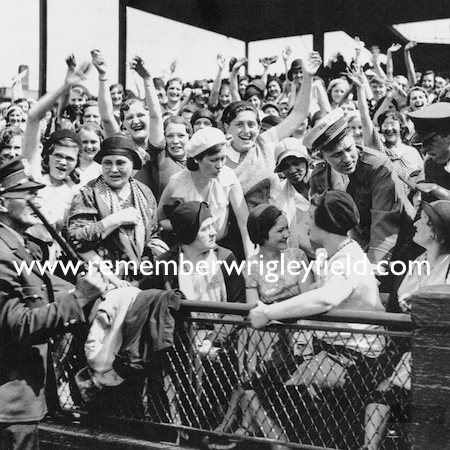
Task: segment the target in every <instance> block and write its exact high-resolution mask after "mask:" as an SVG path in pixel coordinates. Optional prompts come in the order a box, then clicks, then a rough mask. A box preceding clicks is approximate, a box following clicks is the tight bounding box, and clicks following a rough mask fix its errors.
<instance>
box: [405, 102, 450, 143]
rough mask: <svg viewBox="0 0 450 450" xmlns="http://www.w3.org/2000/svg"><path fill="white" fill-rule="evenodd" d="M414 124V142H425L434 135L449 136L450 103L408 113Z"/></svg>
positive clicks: (440, 103)
mask: <svg viewBox="0 0 450 450" xmlns="http://www.w3.org/2000/svg"><path fill="white" fill-rule="evenodd" d="M408 116H409V117H410V118H411V120H412V121H413V122H414V127H415V129H416V135H415V136H414V141H415V142H425V141H426V140H427V139H429V138H431V137H432V136H434V134H436V133H443V134H450V103H447V102H438V103H433V104H432V105H429V106H426V107H425V108H423V109H419V110H418V111H412V112H409V113H408Z"/></svg>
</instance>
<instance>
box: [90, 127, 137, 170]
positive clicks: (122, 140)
mask: <svg viewBox="0 0 450 450" xmlns="http://www.w3.org/2000/svg"><path fill="white" fill-rule="evenodd" d="M108 155H120V156H125V157H127V158H128V159H130V160H131V161H132V162H133V169H137V170H139V169H140V168H141V167H142V160H141V158H140V156H139V154H138V153H137V151H136V145H135V144H134V142H133V141H132V140H131V139H130V138H128V137H126V136H125V135H123V134H122V133H116V134H113V135H112V136H110V137H108V138H106V139H105V140H104V141H103V142H102V143H101V146H100V151H99V152H98V153H97V154H96V155H95V157H94V161H96V162H98V163H99V164H101V163H102V159H103V158H104V157H105V156H108Z"/></svg>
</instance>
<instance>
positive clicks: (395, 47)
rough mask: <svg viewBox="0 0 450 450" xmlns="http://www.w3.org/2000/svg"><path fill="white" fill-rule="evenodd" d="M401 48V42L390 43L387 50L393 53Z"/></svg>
mask: <svg viewBox="0 0 450 450" xmlns="http://www.w3.org/2000/svg"><path fill="white" fill-rule="evenodd" d="M401 48H402V44H392V45H391V46H390V47H389V48H388V49H387V51H388V52H390V53H394V52H397V51H398V50H400V49H401Z"/></svg>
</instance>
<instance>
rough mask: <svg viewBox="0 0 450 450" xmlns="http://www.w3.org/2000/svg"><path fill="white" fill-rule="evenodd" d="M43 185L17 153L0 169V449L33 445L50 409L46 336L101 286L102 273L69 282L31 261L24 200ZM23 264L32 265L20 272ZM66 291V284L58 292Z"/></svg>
mask: <svg viewBox="0 0 450 450" xmlns="http://www.w3.org/2000/svg"><path fill="white" fill-rule="evenodd" d="M43 187H44V185H42V184H40V183H37V182H36V181H34V180H33V178H31V176H29V175H28V174H27V173H26V171H25V170H24V166H23V164H22V162H21V161H20V160H19V159H13V160H12V161H11V162H9V163H8V164H6V165H4V166H2V167H1V168H0V449H1V450H4V449H8V450H11V449H18V448H20V449H26V450H28V449H38V448H39V438H38V422H39V421H40V420H41V419H42V418H43V417H44V415H45V413H46V410H47V407H46V401H45V388H46V381H47V376H48V375H49V374H48V373H47V368H48V367H52V364H51V362H50V360H49V358H50V355H49V352H48V339H49V338H50V337H52V336H55V335H57V334H58V333H64V332H67V331H70V329H71V327H72V326H74V325H76V324H77V323H79V322H82V321H84V320H85V316H84V312H83V307H84V306H86V305H87V304H89V303H90V302H92V301H94V300H95V299H97V298H98V297H100V295H102V294H103V292H104V291H105V289H106V284H105V282H104V281H103V278H102V276H101V275H100V273H95V274H87V275H85V276H83V277H81V276H79V277H78V278H77V282H76V286H72V285H70V284H68V283H67V282H65V281H64V280H61V279H59V278H58V277H55V276H53V275H51V274H50V273H48V272H46V271H41V270H39V268H38V267H36V266H34V267H32V264H33V263H35V262H36V261H35V259H34V257H33V256H32V254H31V252H30V250H29V248H31V246H30V245H28V244H27V242H26V237H25V231H26V230H27V228H29V227H31V226H32V225H35V224H36V223H39V219H38V217H37V216H36V214H35V213H34V212H33V210H32V209H31V207H30V206H29V205H28V203H27V201H28V200H32V199H33V198H34V197H35V196H36V193H37V191H38V190H39V189H40V188H43ZM23 264H27V265H28V266H29V267H30V268H31V267H32V269H31V270H29V271H27V270H21V267H22V268H23ZM63 289H64V290H63Z"/></svg>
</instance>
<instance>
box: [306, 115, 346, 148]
mask: <svg viewBox="0 0 450 450" xmlns="http://www.w3.org/2000/svg"><path fill="white" fill-rule="evenodd" d="M348 132H349V128H348V127H347V121H346V119H345V117H344V111H343V110H342V109H341V108H336V109H334V110H333V111H331V112H330V113H329V114H327V115H326V116H325V117H324V118H322V119H320V120H319V121H318V122H317V123H316V124H315V125H314V128H313V129H312V130H311V131H310V132H309V133H308V134H307V135H306V137H305V140H304V142H303V143H304V144H305V146H306V147H307V148H309V149H313V150H317V151H321V150H323V149H324V147H325V146H326V145H327V144H329V143H330V142H331V141H333V140H334V139H336V138H339V137H344V136H345V135H346V134H347V133H348Z"/></svg>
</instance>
